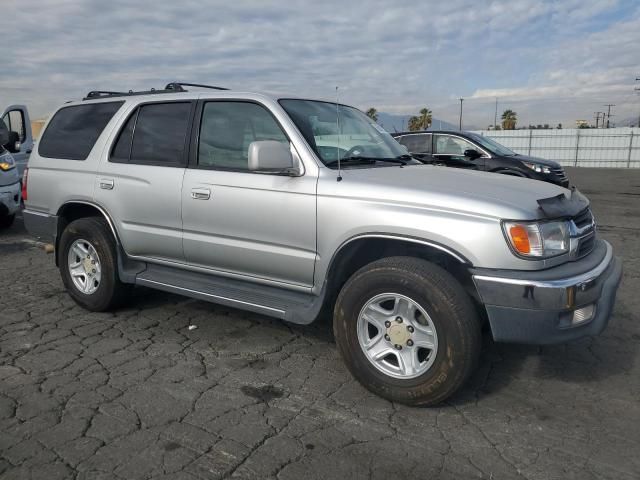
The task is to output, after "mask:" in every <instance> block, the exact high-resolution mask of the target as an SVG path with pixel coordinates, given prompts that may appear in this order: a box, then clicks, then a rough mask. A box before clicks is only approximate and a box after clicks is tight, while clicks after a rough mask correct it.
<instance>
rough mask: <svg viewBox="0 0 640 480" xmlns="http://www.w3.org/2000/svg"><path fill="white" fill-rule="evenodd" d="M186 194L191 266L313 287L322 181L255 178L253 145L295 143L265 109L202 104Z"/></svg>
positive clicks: (187, 247)
mask: <svg viewBox="0 0 640 480" xmlns="http://www.w3.org/2000/svg"><path fill="white" fill-rule="evenodd" d="M196 119H197V120H196V122H195V124H196V126H195V127H194V128H197V130H196V131H194V135H193V143H192V148H191V150H192V156H191V164H190V168H188V169H187V171H186V172H185V176H184V186H183V189H182V220H183V225H184V251H185V257H186V260H187V262H188V263H189V264H191V265H193V266H197V267H202V268H206V269H210V270H215V271H217V272H221V273H222V272H226V273H228V274H234V275H240V276H243V277H246V278H252V279H255V280H263V281H268V282H278V283H280V284H290V285H294V286H304V287H310V286H311V285H312V283H313V268H314V262H315V255H316V183H317V176H315V175H310V174H308V173H307V174H303V175H302V176H297V177H294V176H288V175H279V174H268V173H256V172H251V171H249V169H248V149H249V144H250V143H251V142H253V141H259V140H275V141H279V142H283V143H286V144H289V145H290V148H291V149H292V154H293V156H294V160H297V161H299V158H297V152H296V151H295V148H294V147H293V146H291V144H290V142H289V138H288V137H287V135H286V133H285V131H284V129H283V128H282V127H281V125H280V124H279V123H278V121H277V120H276V118H275V117H274V116H273V115H272V113H271V112H270V111H269V110H268V109H267V108H266V107H265V106H264V105H262V104H259V103H256V102H251V101H244V100H243V101H230V100H209V101H203V102H202V103H201V104H200V106H199V108H198V113H197V114H196Z"/></svg>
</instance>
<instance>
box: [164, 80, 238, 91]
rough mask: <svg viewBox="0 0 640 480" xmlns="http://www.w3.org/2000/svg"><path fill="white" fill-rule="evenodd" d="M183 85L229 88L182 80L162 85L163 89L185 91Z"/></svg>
mask: <svg viewBox="0 0 640 480" xmlns="http://www.w3.org/2000/svg"><path fill="white" fill-rule="evenodd" d="M183 87H199V88H210V89H211V90H229V89H228V88H225V87H216V86H214V85H203V84H201V83H184V82H171V83H167V86H166V87H164V89H165V90H176V91H178V92H186V90H185V89H184V88H183Z"/></svg>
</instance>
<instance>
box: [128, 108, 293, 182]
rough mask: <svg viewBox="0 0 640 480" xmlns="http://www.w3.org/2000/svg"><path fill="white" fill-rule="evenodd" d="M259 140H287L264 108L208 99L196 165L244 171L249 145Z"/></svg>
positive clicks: (284, 141)
mask: <svg viewBox="0 0 640 480" xmlns="http://www.w3.org/2000/svg"><path fill="white" fill-rule="evenodd" d="M136 134H137V133H136ZM260 140H275V141H278V142H283V143H286V142H288V139H287V137H286V135H285V134H284V132H283V131H282V129H281V128H280V126H279V125H278V123H277V122H276V120H275V119H274V118H273V116H272V115H271V113H269V111H268V110H266V109H265V108H264V107H262V106H260V105H257V104H255V103H247V102H208V103H206V104H205V105H204V109H203V112H202V124H201V126H200V141H199V144H198V165H201V166H204V167H215V168H222V169H234V170H248V169H249V155H248V151H249V145H250V144H251V142H255V141H260Z"/></svg>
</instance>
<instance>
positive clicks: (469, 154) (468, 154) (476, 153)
mask: <svg viewBox="0 0 640 480" xmlns="http://www.w3.org/2000/svg"><path fill="white" fill-rule="evenodd" d="M464 156H465V157H467V158H470V159H471V160H475V159H476V158H480V157H481V156H482V154H481V153H480V152H479V151H477V150H475V149H473V148H470V149H469V150H465V151H464Z"/></svg>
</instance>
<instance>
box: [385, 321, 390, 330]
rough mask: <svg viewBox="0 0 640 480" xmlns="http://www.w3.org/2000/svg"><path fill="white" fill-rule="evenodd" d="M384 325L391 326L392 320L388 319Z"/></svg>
mask: <svg viewBox="0 0 640 480" xmlns="http://www.w3.org/2000/svg"><path fill="white" fill-rule="evenodd" d="M384 326H385V327H387V328H389V327H390V326H391V322H390V321H389V320H387V321H386V322H384Z"/></svg>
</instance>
